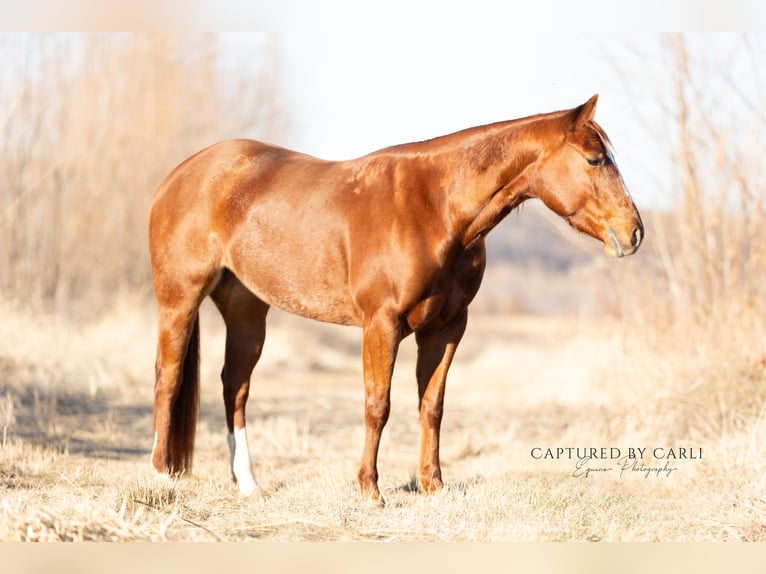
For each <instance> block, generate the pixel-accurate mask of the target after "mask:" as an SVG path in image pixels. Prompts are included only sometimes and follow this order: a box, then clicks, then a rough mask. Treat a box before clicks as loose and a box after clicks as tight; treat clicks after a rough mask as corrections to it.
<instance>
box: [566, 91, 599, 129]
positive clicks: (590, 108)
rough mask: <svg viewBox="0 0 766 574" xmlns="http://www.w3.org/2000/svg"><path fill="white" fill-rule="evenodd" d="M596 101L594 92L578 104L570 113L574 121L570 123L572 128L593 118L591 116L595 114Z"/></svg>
mask: <svg viewBox="0 0 766 574" xmlns="http://www.w3.org/2000/svg"><path fill="white" fill-rule="evenodd" d="M597 102H598V94H595V95H594V96H593V97H592V98H591V99H589V100H588V101H587V102H585V103H584V104H583V105H581V106H578V107H576V108H575V109H574V110H573V113H572V116H573V118H574V123H573V124H572V128H573V129H575V128H577V127H578V126H581V125H582V124H584V123H585V122H589V121H591V120H592V119H593V116H595V115H596V103H597Z"/></svg>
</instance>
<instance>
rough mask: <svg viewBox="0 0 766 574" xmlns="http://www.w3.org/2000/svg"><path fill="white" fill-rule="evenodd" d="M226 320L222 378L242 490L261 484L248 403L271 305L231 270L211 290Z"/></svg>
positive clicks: (246, 491)
mask: <svg viewBox="0 0 766 574" xmlns="http://www.w3.org/2000/svg"><path fill="white" fill-rule="evenodd" d="M211 297H212V298H213V301H215V303H216V305H217V306H218V309H219V311H220V312H221V315H223V319H224V322H225V323H226V356H225V362H224V367H223V371H222V372H221V380H222V381H223V401H224V405H225V407H226V425H227V427H228V431H229V435H228V442H229V452H230V455H231V474H232V478H233V479H234V481H235V482H236V483H237V485H238V486H239V490H240V492H241V493H242V494H251V493H252V492H253V491H255V490H256V489H257V488H258V484H257V483H256V481H255V477H254V476H253V468H252V463H251V461H250V453H249V451H248V446H247V432H246V425H245V405H246V403H247V397H248V394H249V389H250V375H251V373H252V372H253V368H255V364H256V363H257V362H258V359H259V358H260V356H261V350H262V349H263V341H264V338H265V337H266V314H267V312H268V310H269V306H268V305H267V304H266V303H264V302H263V301H261V300H260V299H259V298H258V297H256V296H255V295H253V294H252V293H251V292H250V291H249V290H248V289H247V288H246V287H245V286H244V285H242V283H240V281H239V280H238V279H237V278H236V277H235V276H234V275H233V274H232V273H231V272H229V271H225V272H224V275H223V277H222V278H221V281H220V283H219V284H218V286H217V288H216V289H215V290H214V291H213V293H211Z"/></svg>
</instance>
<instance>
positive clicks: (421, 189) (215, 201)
mask: <svg viewBox="0 0 766 574" xmlns="http://www.w3.org/2000/svg"><path fill="white" fill-rule="evenodd" d="M597 99H598V94H596V95H595V96H593V97H592V98H590V99H589V100H588V101H587V102H586V103H584V104H582V105H580V106H577V107H575V108H572V109H567V110H563V111H557V112H552V113H546V114H538V115H534V116H529V117H525V118H521V119H515V120H510V121H504V122H497V123H493V124H489V125H484V126H480V127H474V128H469V129H466V130H462V131H459V132H456V133H452V134H449V135H445V136H442V137H437V138H435V139H431V140H427V141H422V142H415V143H407V144H403V145H397V146H393V147H388V148H385V149H382V150H379V151H375V152H373V153H370V154H368V155H365V156H363V157H360V158H357V159H352V160H346V161H326V160H321V159H318V158H315V157H312V156H309V155H304V154H301V153H298V152H295V151H291V150H288V149H285V148H282V147H277V146H274V145H269V144H266V143H261V142H258V141H254V140H247V139H235V140H227V141H223V142H220V143H217V144H214V145H212V146H210V147H208V148H206V149H204V150H202V151H200V152H198V153H197V154H195V155H193V156H191V157H190V158H188V159H187V160H185V161H184V162H182V163H181V164H180V165H179V166H178V167H176V168H175V169H174V170H173V171H172V172H171V173H170V174H169V175H168V176H167V177H166V178H165V180H164V181H163V182H162V183H161V184H160V186H159V188H158V189H157V191H156V193H155V196H154V198H153V201H152V205H151V209H150V216H149V246H150V255H151V268H152V282H153V287H154V295H155V298H156V301H157V306H158V343H157V358H156V364H155V371H156V372H155V374H156V379H155V387H154V445H153V448H152V455H151V461H152V465H153V467H154V469H155V470H156V471H157V472H158V473H159V474H160V475H163V476H167V475H170V476H172V477H175V476H178V475H179V474H182V473H187V472H189V471H190V470H191V466H192V456H193V450H194V435H195V430H196V420H197V416H198V410H199V378H200V377H199V315H198V309H199V307H200V304H201V303H202V301H203V300H204V299H205V298H206V297H207V296H210V297H211V298H212V300H213V302H214V303H215V305H216V306H217V308H218V310H219V311H220V313H221V315H222V316H223V320H224V323H225V326H226V343H225V344H226V350H225V360H224V366H223V371H222V373H221V380H222V382H223V399H224V405H225V413H226V425H227V429H228V436H227V440H228V445H229V452H230V471H231V475H232V479H233V481H234V482H236V484H237V486H238V488H239V491H240V492H241V493H242V494H243V495H249V494H251V493H254V492H256V491H258V490H259V487H258V484H257V482H256V480H255V478H254V475H253V470H252V462H251V459H250V454H249V451H248V443H247V433H246V424H245V406H246V404H247V399H248V394H249V390H250V376H251V373H252V371H253V368H254V367H255V365H256V363H257V362H258V359H259V357H260V355H261V350H262V348H263V342H264V338H265V325H266V315H267V313H268V310H269V308H270V307H276V308H278V309H281V310H284V311H287V312H290V313H294V314H297V315H301V316H304V317H308V318H311V319H316V320H319V321H324V322H329V323H336V324H340V325H352V326H357V327H361V328H362V364H363V375H364V376H363V379H364V392H365V401H364V426H365V438H364V446H363V450H362V459H361V464H360V466H359V471H358V473H357V480H358V483H359V487H360V489H361V493H362V494H363V495H364V496H365V497H369V498H371V499H373V500H377V501H379V502H381V503H382V499H381V495H380V490H379V488H378V470H377V457H378V446H379V444H380V439H381V433H382V431H383V428H384V426H385V425H386V421H387V419H388V415H389V410H390V386H391V375H392V371H393V365H394V361H395V359H396V354H397V350H398V347H399V343H400V341H401V340H402V339H403V338H404V337H407V336H408V335H410V334H413V333H414V335H415V339H416V342H417V348H418V354H417V363H416V379H417V388H418V398H419V403H418V404H419V416H420V459H419V466H418V472H417V485H418V487H419V490H420V491H422V492H425V493H433V492H435V491H438V490H439V489H441V488H442V487H443V481H442V472H441V467H440V462H439V434H440V428H441V421H442V412H443V402H444V389H445V382H446V378H447V372H448V370H449V368H450V364H451V363H452V359H453V356H454V355H455V350H456V348H457V346H458V344H459V343H460V340H461V338H462V336H463V333H464V331H465V328H466V321H467V316H468V314H467V309H468V305H469V304H470V303H471V301H472V300H473V298H474V296H475V295H476V293H477V291H478V289H479V286H480V284H481V280H482V276H483V273H484V269H485V244H484V240H485V237H486V235H487V233H489V232H490V231H491V230H492V229H493V228H494V227H495V226H496V225H497V224H498V223H499V222H500V221H501V220H502V219H503V218H504V217H505V216H506V215H507V214H508V213H509V212H511V211H512V210H514V209H515V208H517V207H518V206H519V205H521V204H522V202H524V201H525V200H527V199H530V198H536V199H539V200H541V201H542V202H543V203H544V204H545V205H546V206H547V208H549V209H550V210H552V211H553V212H554V213H556V214H558V215H559V216H560V217H562V218H563V219H565V220H566V221H567V222H568V223H569V224H570V225H571V226H572V227H573V228H575V229H576V230H578V231H580V232H582V233H585V234H587V235H590V236H591V237H593V238H595V239H597V240H600V241H601V242H602V243H603V245H604V251H605V253H606V254H607V255H608V256H612V257H623V256H627V255H631V254H632V253H634V252H635V251H636V250H637V249H638V246H639V245H640V243H641V240H642V238H643V236H644V227H643V224H642V222H641V217H640V215H639V213H638V210H637V208H636V206H635V204H634V202H633V200H632V199H631V197H630V194H629V193H628V191H627V189H626V186H625V183H624V181H623V179H622V176H621V175H620V172H619V171H618V169H617V165H616V164H615V160H614V156H613V152H612V145H611V143H610V141H609V138H608V137H607V135H606V133H605V132H604V131H603V129H602V128H601V127H600V126H599V125H598V124H597V123H596V122H595V121H594V119H593V118H594V114H595V109H596V103H597Z"/></svg>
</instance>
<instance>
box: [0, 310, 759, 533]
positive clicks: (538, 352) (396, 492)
mask: <svg viewBox="0 0 766 574" xmlns="http://www.w3.org/2000/svg"><path fill="white" fill-rule="evenodd" d="M2 317H3V320H2V321H0V329H1V330H2V332H1V333H0V339H1V340H2V341H3V351H2V355H1V356H0V377H1V378H0V381H1V382H0V425H2V446H1V447H0V488H2V491H3V492H2V497H0V500H1V502H0V540H6V541H9V540H107V541H108V540H115V541H116V540H122V541H126V540H211V541H214V540H219V541H220V540H224V541H240V540H277V541H284V540H290V541H296V540H324V541H327V540H398V541H434V540H439V541H464V540H472V541H559V540H561V541H588V540H589V541H597V540H603V541H674V540H683V541H692V540H693V541H705V540H764V539H766V498H765V497H764V494H763V493H764V489H763V487H764V484H763V466H764V465H763V463H762V461H761V456H760V455H761V453H760V449H759V448H758V446H759V445H761V444H762V442H763V437H764V433H766V429H764V428H762V427H763V426H764V425H763V424H762V423H763V422H764V421H763V413H762V412H761V413H760V414H758V415H757V418H756V419H748V420H747V424H746V425H744V426H743V425H740V427H742V428H739V429H738V428H736V425H735V424H734V423H735V422H736V421H734V422H732V425H731V426H732V428H728V429H724V430H723V432H719V431H720V429H717V430H713V429H711V430H710V432H706V431H705V430H704V425H703V424H702V423H706V424H708V425H712V426H715V424H716V422H715V421H713V420H709V421H702V423H699V424H689V421H690V420H691V419H690V418H689V417H693V415H690V413H691V412H693V411H694V407H695V405H693V404H687V403H688V402H690V401H694V400H702V399H695V398H693V396H692V394H691V393H689V394H687V395H686V396H683V395H679V394H676V395H675V396H674V395H673V394H672V391H671V390H670V389H667V390H666V391H665V392H664V393H663V392H659V393H658V392H657V391H658V383H657V382H653V381H651V380H649V377H652V376H655V377H656V376H661V373H658V372H656V370H654V369H652V368H651V367H649V366H648V365H644V364H643V363H642V359H643V358H645V357H643V358H642V357H641V356H640V355H636V354H635V353H633V352H631V351H630V346H631V341H629V340H626V339H624V338H621V337H620V336H619V335H618V334H617V331H616V330H615V329H613V328H609V327H608V326H606V325H603V324H602V325H599V324H598V323H597V322H594V320H593V319H587V318H582V319H577V318H570V319H565V320H563V319H560V318H546V317H525V316H514V315H507V316H505V315H481V314H479V315H478V316H476V317H474V318H473V320H472V321H471V322H470V324H469V330H468V332H467V334H466V338H465V340H464V345H463V347H462V348H461V349H460V352H459V354H458V357H457V359H456V364H455V366H454V368H453V371H452V373H451V379H450V381H449V384H448V394H447V399H446V413H445V419H444V433H443V448H442V457H443V463H444V473H445V479H446V488H445V489H444V491H442V492H441V493H439V494H436V495H434V496H425V495H422V494H419V493H417V492H416V491H415V490H414V484H415V481H414V472H415V469H416V463H417V459H416V456H417V441H418V434H417V433H418V426H417V409H416V391H415V384H414V379H413V372H414V346H413V345H411V341H409V340H407V341H406V342H405V344H404V345H403V347H402V351H401V355H400V359H399V362H398V364H397V370H396V373H395V379H394V383H393V391H392V405H393V407H392V416H391V419H390V421H389V423H388V426H387V427H386V430H385V433H384V439H383V443H382V447H381V456H380V473H381V488H382V491H383V495H384V497H385V499H386V501H387V504H386V506H385V507H384V508H382V509H381V508H378V507H376V506H374V505H371V504H370V503H368V502H367V501H365V500H364V499H362V498H361V496H360V495H359V494H358V493H357V486H356V482H355V479H354V477H355V470H356V465H357V462H358V457H359V455H360V452H361V445H362V439H363V434H362V433H363V428H362V385H361V382H360V377H361V367H360V364H359V360H358V355H359V348H358V345H359V343H358V338H359V332H358V331H357V330H356V329H353V328H340V327H338V328H336V327H329V326H324V325H321V324H318V323H312V322H309V321H306V320H302V319H297V318H294V317H290V316H286V315H280V314H276V313H275V314H274V315H273V316H272V317H271V322H270V333H269V336H268V337H267V345H266V349H265V351H264V357H263V359H262V361H261V364H260V365H259V367H258V369H257V370H256V374H255V383H254V390H253V392H252V394H251V400H250V409H249V415H250V426H249V435H250V442H251V451H252V454H253V457H254V463H255V473H256V477H257V479H258V481H259V483H260V485H261V487H262V490H263V492H262V494H261V495H260V496H256V497H253V498H250V499H246V498H242V497H240V496H239V495H238V494H237V491H236V487H235V486H234V485H233V484H232V483H231V481H230V478H229V471H228V450H227V446H226V441H225V434H224V433H225V427H224V422H223V407H222V401H221V400H220V383H219V382H218V376H217V372H218V370H219V368H220V365H221V362H222V352H223V328H222V325H221V324H220V323H221V322H220V320H219V319H218V318H217V316H216V315H215V311H214V309H212V306H207V308H206V312H205V313H204V314H203V325H202V328H203V334H202V337H203V339H202V341H203V342H202V345H203V346H202V350H203V358H202V365H203V377H204V378H203V406H202V415H201V422H200V425H199V430H198V442H197V456H196V466H195V470H194V473H193V475H192V476H190V477H185V478H182V479H180V480H178V481H177V482H174V483H165V482H162V481H160V480H158V479H157V478H155V477H154V476H153V474H152V472H151V470H150V465H149V462H148V460H149V452H150V448H151V437H152V426H151V418H152V412H151V392H152V383H151V380H152V361H151V357H152V353H153V346H154V341H153V335H154V333H153V331H154V326H153V323H152V319H153V317H152V311H151V308H150V307H146V306H145V305H141V304H138V303H133V304H127V303H126V304H124V305H120V304H118V305H117V306H116V308H115V310H114V311H113V312H112V313H111V314H109V315H107V316H105V317H104V318H103V319H102V320H101V321H99V322H97V323H93V324H89V325H87V326H85V327H82V328H77V329H75V328H71V327H69V326H68V325H66V324H63V323H62V324H58V325H57V324H51V323H50V322H49V321H46V320H41V321H33V320H30V318H29V317H27V316H22V315H19V314H17V313H15V312H14V311H13V310H12V309H8V308H4V309H2ZM763 369H764V365H763V364H762V363H761V364H759V365H753V371H752V372H751V373H750V375H751V376H752V377H756V376H757V377H758V380H757V381H753V384H754V385H756V383H757V386H758V387H759V388H762V387H763V378H764V372H763ZM695 384H696V385H697V387H698V391H699V389H700V387H702V388H704V385H705V384H707V382H706V381H697V382H696V383H695ZM649 387H651V389H649ZM718 400H724V397H718ZM706 412H708V411H706ZM682 417H685V418H684V419H683V422H684V423H685V426H686V428H684V424H681V423H682ZM676 419H677V420H676ZM673 422H676V423H678V424H672V423H673ZM536 447H539V448H542V449H547V448H551V449H556V448H559V447H563V448H566V447H577V448H601V447H606V448H608V449H614V448H617V449H620V450H621V454H622V455H625V454H627V452H628V449H629V448H639V447H640V448H645V449H647V450H646V457H645V459H644V460H643V462H644V463H645V467H651V468H659V467H662V468H663V469H664V470H662V471H656V470H655V471H638V470H634V469H633V468H637V467H632V468H629V469H627V470H622V472H620V470H621V469H622V468H623V467H622V465H623V464H625V463H624V462H623V461H618V460H614V459H607V460H601V461H596V460H594V461H590V462H586V463H585V465H584V466H582V465H581V466H582V468H581V469H580V471H579V472H578V468H577V467H578V464H577V463H578V457H577V453H575V454H574V455H573V457H572V458H571V459H569V458H567V457H566V455H563V457H562V458H559V459H558V460H556V459H539V458H534V457H533V456H532V449H534V448H536ZM656 447H661V448H664V449H666V451H667V449H668V448H671V447H672V448H674V449H676V451H678V448H679V447H684V448H687V449H689V450H688V451H687V453H688V454H692V453H695V454H696V453H698V456H699V457H700V458H701V460H700V459H696V460H682V459H679V460H673V459H671V460H669V461H666V460H652V458H651V456H650V454H649V453H650V452H651V451H652V450H653V449H654V448H656ZM700 451H701V452H700ZM609 454H610V455H611V454H612V453H611V451H610V453H609ZM666 462H669V463H670V464H669V465H666V464H665V463H666ZM604 467H609V468H611V469H612V470H610V471H608V472H603V471H598V470H596V469H599V468H604ZM588 468H590V469H594V470H593V471H592V472H589V473H587V476H583V475H581V476H575V475H576V474H580V473H581V472H582V471H584V470H585V469H588ZM668 468H671V469H675V470H668Z"/></svg>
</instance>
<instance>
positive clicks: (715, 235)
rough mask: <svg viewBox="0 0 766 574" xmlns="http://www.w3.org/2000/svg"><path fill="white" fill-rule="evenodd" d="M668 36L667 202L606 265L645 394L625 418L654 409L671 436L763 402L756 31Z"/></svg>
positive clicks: (744, 414) (719, 427) (765, 255)
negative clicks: (719, 49)
mask: <svg viewBox="0 0 766 574" xmlns="http://www.w3.org/2000/svg"><path fill="white" fill-rule="evenodd" d="M666 40H667V44H666V55H667V57H668V61H669V62H670V67H669V85H671V86H672V90H671V92H670V94H669V96H668V98H669V101H667V102H665V103H666V104H667V105H666V106H665V108H664V109H665V114H666V115H665V117H664V122H663V124H664V125H665V126H667V132H666V138H667V140H666V141H667V142H668V144H669V145H668V147H667V153H668V154H669V156H670V157H671V158H672V163H673V166H674V178H673V181H672V187H671V188H670V189H668V190H667V196H668V197H671V198H672V202H673V203H672V209H671V210H669V211H666V212H655V213H652V214H650V215H649V216H648V217H647V218H646V221H645V223H646V230H647V242H646V244H645V246H644V250H643V253H640V254H639V255H638V256H637V260H638V262H639V263H637V264H636V265H631V266H627V267H620V268H618V269H616V270H614V269H612V270H611V273H612V277H611V281H610V284H611V291H612V292H613V293H616V294H617V298H618V303H619V313H620V316H621V319H622V321H621V329H622V336H623V337H624V340H625V342H626V349H629V350H631V351H633V355H634V357H635V358H636V359H635V361H634V363H633V368H634V370H633V371H632V372H631V373H628V374H627V376H629V377H632V378H633V379H634V381H635V382H634V384H633V385H631V386H632V387H633V388H634V389H636V390H637V392H638V394H640V395H645V399H646V400H645V401H635V402H634V405H636V406H635V411H634V413H633V415H631V417H628V418H631V420H632V422H633V424H634V425H637V424H639V423H638V421H639V419H640V417H641V416H644V417H645V416H646V415H647V413H648V414H652V413H653V415H656V416H653V417H652V425H653V427H654V432H655V436H656V435H661V436H662V437H669V438H673V439H680V438H684V437H687V438H688V437H690V436H691V437H694V436H706V437H711V436H718V437H721V436H727V435H728V434H730V433H740V432H743V433H747V432H750V431H749V430H748V429H750V428H751V426H752V425H753V423H755V424H756V426H757V421H758V420H759V417H760V416H762V409H763V405H764V401H766V393H765V392H764V391H763V389H764V383H765V382H766V370H765V369H764V364H766V363H764V360H763V357H764V353H766V348H764V336H765V335H766V330H765V329H764V314H765V313H766V308H765V305H766V281H764V278H766V242H764V240H763V238H764V235H765V234H766V214H765V209H766V170H764V164H763V159H762V158H763V157H764V156H765V155H766V129H764V128H766V113H765V110H766V97H764V93H763V91H762V88H763V82H764V81H765V80H766V66H764V63H763V61H762V59H760V60H759V59H758V58H757V57H756V53H757V51H758V50H757V49H756V47H755V45H754V42H757V41H759V39H757V38H753V37H747V36H745V37H742V38H740V39H739V40H738V43H737V45H736V46H734V47H733V49H732V51H731V52H730V53H725V54H722V53H719V54H712V53H710V51H709V50H708V51H706V50H704V49H702V47H703V46H702V45H701V44H702V43H704V39H702V38H700V37H694V36H692V37H685V36H681V35H677V36H673V37H668V38H667V39H666ZM652 153H653V154H661V153H663V149H662V146H658V148H657V149H656V150H653V151H652ZM639 404H640V406H639ZM644 420H646V419H644Z"/></svg>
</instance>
